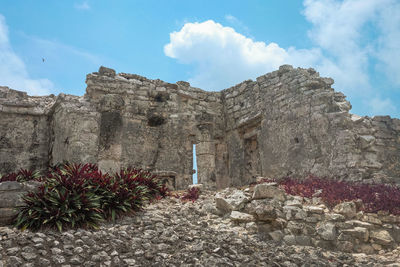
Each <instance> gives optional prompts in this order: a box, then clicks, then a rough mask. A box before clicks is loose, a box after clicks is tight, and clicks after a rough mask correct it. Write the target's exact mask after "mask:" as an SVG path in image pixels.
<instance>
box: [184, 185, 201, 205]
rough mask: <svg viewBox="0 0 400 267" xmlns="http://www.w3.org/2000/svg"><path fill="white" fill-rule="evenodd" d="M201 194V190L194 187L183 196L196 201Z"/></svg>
mask: <svg viewBox="0 0 400 267" xmlns="http://www.w3.org/2000/svg"><path fill="white" fill-rule="evenodd" d="M199 196H200V190H199V189H198V188H197V187H192V188H190V189H188V190H187V191H186V193H185V194H184V195H183V196H182V197H181V199H182V200H187V201H189V200H191V201H192V202H195V201H196V200H197V199H198V198H199Z"/></svg>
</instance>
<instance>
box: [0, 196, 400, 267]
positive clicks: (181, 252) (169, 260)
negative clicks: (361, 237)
mask: <svg viewBox="0 0 400 267" xmlns="http://www.w3.org/2000/svg"><path fill="white" fill-rule="evenodd" d="M213 196H214V193H213V192H205V193H203V194H202V195H201V197H200V199H199V200H198V201H197V202H195V203H192V202H182V201H181V200H179V199H176V198H167V199H163V200H161V201H158V202H156V203H153V204H150V205H148V206H147V207H146V208H145V210H144V211H143V212H140V213H137V214H136V215H135V216H132V217H126V218H124V219H121V220H119V221H118V222H117V223H116V224H112V223H105V224H103V225H102V227H101V228H100V229H99V230H97V231H94V230H90V231H88V230H69V231H67V232H64V233H59V232H56V231H48V230H47V231H41V232H36V233H33V232H30V231H25V232H20V231H19V230H16V229H12V228H8V227H0V267H2V266H7V267H8V266H26V267H28V266H64V267H67V266H400V247H399V248H397V249H396V250H394V251H392V252H387V253H381V254H379V255H365V254H349V253H343V252H330V251H326V250H323V249H319V248H313V247H300V246H287V245H282V244H277V243H274V242H273V241H270V240H265V239H264V238H263V237H262V236H260V235H258V234H256V233H254V231H252V230H251V229H245V228H243V227H241V226H238V225H233V224H232V223H231V222H230V220H229V219H227V218H224V217H220V216H218V215H214V214H213V213H210V212H209V211H210V209H212V205H213V204H212V201H213Z"/></svg>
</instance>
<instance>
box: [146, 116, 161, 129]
mask: <svg viewBox="0 0 400 267" xmlns="http://www.w3.org/2000/svg"><path fill="white" fill-rule="evenodd" d="M164 123H165V119H164V118H163V117H161V116H159V115H152V116H150V117H149V118H148V121H147V124H148V125H149V126H151V127H156V126H160V125H162V124H164Z"/></svg>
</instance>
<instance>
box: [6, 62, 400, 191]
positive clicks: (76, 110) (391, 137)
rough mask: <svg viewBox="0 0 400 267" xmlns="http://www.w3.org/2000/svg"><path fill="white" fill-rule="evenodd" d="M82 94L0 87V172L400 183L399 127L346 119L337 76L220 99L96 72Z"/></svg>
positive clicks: (266, 82) (208, 181)
mask: <svg viewBox="0 0 400 267" xmlns="http://www.w3.org/2000/svg"><path fill="white" fill-rule="evenodd" d="M86 83H87V88H86V94H85V95H84V96H73V95H65V94H60V95H58V96H54V95H50V96H40V97H37V96H28V95H27V94H26V93H24V92H20V91H15V90H12V89H9V88H7V87H0V173H2V174H5V173H7V172H11V171H15V170H17V169H19V168H28V169H32V168H35V169H44V168H46V167H47V166H48V165H49V164H56V163H60V162H63V161H68V162H93V163H98V164H99V166H100V168H101V169H102V170H105V171H115V170H117V169H119V168H120V167H123V166H135V167H140V168H144V169H147V170H150V171H153V172H155V173H157V174H159V175H160V176H162V177H164V178H165V179H166V180H167V181H168V183H169V184H170V186H171V187H174V188H176V189H182V188H186V187H187V186H188V185H189V184H192V173H193V145H194V144H196V157H197V166H198V181H199V183H202V184H204V185H205V186H207V187H208V188H225V187H229V186H240V185H244V184H249V183H251V182H254V181H255V180H256V177H259V176H262V177H279V176H285V175H291V176H302V175H306V174H309V173H312V174H315V175H318V176H329V177H337V178H340V179H347V180H352V181H364V182H384V183H388V182H395V183H397V184H400V120H399V119H394V118H390V117H389V116H375V117H373V118H369V117H360V116H357V115H354V114H351V113H349V110H350V109H351V105H350V103H349V102H348V101H346V99H345V96H344V95H343V94H342V93H340V92H335V91H334V89H332V88H331V85H332V84H333V80H332V79H330V78H322V77H319V74H318V73H317V72H316V71H315V70H314V69H311V68H310V69H302V68H297V69H294V68H293V67H292V66H289V65H284V66H281V67H280V68H279V70H277V71H274V72H271V73H268V74H266V75H263V76H260V77H258V78H257V79H256V81H252V80H247V81H244V82H242V83H240V84H238V85H235V86H233V87H231V88H228V89H225V90H222V91H221V92H208V91H203V90H201V89H198V88H194V87H191V86H190V84H189V83H187V82H182V81H180V82H177V83H175V84H171V83H167V82H163V81H161V80H149V79H147V78H144V77H141V76H139V75H134V74H126V73H119V74H116V73H115V71H114V70H112V69H109V68H105V67H100V69H99V71H98V72H94V73H91V74H88V75H87V79H86Z"/></svg>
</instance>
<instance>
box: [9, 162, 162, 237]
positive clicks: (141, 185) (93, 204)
mask: <svg viewBox="0 0 400 267" xmlns="http://www.w3.org/2000/svg"><path fill="white" fill-rule="evenodd" d="M41 182H42V186H40V187H39V191H38V192H36V193H29V194H28V195H27V196H25V197H24V201H25V204H26V205H25V206H23V207H20V208H19V213H18V216H17V218H16V223H15V225H16V226H17V227H19V228H22V229H25V228H30V229H33V230H36V229H39V228H42V227H46V226H47V227H51V228H58V230H59V231H62V230H63V229H65V228H74V227H89V228H97V227H98V224H99V222H101V221H103V220H115V218H116V217H117V216H122V215H126V214H130V213H133V212H135V211H138V210H140V209H142V208H143V206H144V204H145V203H146V202H147V201H151V200H152V199H157V198H162V197H165V196H166V195H167V194H168V189H167V188H166V187H165V185H164V184H163V183H162V181H161V180H160V179H159V178H158V177H157V176H154V175H152V174H151V173H150V172H146V171H143V170H140V169H134V168H128V169H122V170H121V171H120V172H118V173H116V174H115V175H109V174H108V173H105V174H103V173H102V172H101V171H99V170H98V168H97V166H96V165H95V164H84V165H82V164H68V163H66V164H59V165H57V166H53V167H51V168H50V169H49V171H48V173H47V175H45V176H43V177H42V178H41Z"/></svg>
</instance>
